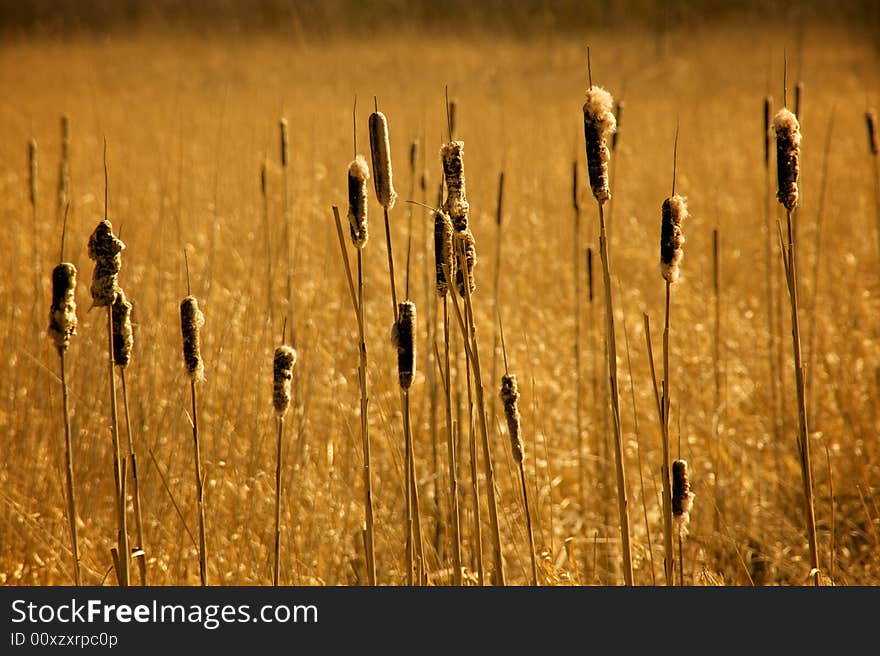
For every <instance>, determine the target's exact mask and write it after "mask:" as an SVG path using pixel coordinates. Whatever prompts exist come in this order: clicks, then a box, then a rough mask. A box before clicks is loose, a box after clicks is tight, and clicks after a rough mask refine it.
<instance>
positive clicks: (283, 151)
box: [278, 118, 288, 167]
mask: <svg viewBox="0 0 880 656" xmlns="http://www.w3.org/2000/svg"><path fill="white" fill-rule="evenodd" d="M278 126H279V127H280V129H281V166H285V167H286V166H287V155H288V152H287V151H288V142H287V119H286V118H282V119H281V120H280V121H279V122H278Z"/></svg>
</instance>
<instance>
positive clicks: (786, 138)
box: [773, 107, 819, 585]
mask: <svg viewBox="0 0 880 656" xmlns="http://www.w3.org/2000/svg"><path fill="white" fill-rule="evenodd" d="M773 131H774V133H775V135H776V181H777V190H776V198H777V200H778V201H779V203H780V204H781V205H782V206H783V207H784V208H785V223H786V229H787V236H788V240H787V242H788V243H785V241H783V238H782V234H781V230H780V241H781V242H782V250H783V255H784V257H783V269H784V273H785V280H786V283H787V285H788V295H789V300H790V302H791V335H792V348H793V350H794V369H795V372H794V373H795V389H796V392H797V403H798V408H797V410H798V451H799V455H800V459H801V475H802V478H803V485H804V496H805V506H804V508H805V513H806V523H807V533H808V538H809V545H810V562H811V565H812V570H811V572H810V576H811V577H812V578H813V581H814V583H815V584H816V585H819V547H818V539H817V535H816V511H815V506H814V503H813V468H812V462H811V458H810V442H809V434H810V433H809V430H808V426H807V407H806V385H805V380H804V365H803V358H802V353H801V337H800V320H799V317H798V312H799V307H798V286H797V252H796V250H795V248H796V244H795V234H796V231H795V230H794V225H793V221H792V213H793V212H794V210H795V208H796V207H797V204H798V192H799V189H798V178H799V176H800V145H801V132H800V124H799V123H798V120H797V117H796V116H795V115H794V114H792V113H791V112H790V111H789V110H788V109H786V108H785V107H783V108H782V109H780V110H779V111H778V112H777V113H776V115H775V116H774V117H773Z"/></svg>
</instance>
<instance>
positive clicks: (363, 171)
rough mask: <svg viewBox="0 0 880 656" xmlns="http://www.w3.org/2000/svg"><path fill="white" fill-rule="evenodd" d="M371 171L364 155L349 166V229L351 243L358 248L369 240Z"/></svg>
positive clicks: (359, 156)
mask: <svg viewBox="0 0 880 656" xmlns="http://www.w3.org/2000/svg"><path fill="white" fill-rule="evenodd" d="M369 179H370V169H369V168H367V160H366V158H365V157H364V156H363V155H358V156H357V157H355V158H354V159H353V160H352V161H351V164H349V165H348V227H349V229H350V231H351V241H352V243H353V244H354V245H355V246H356V247H357V248H363V247H364V246H366V244H367V239H369V236H370V235H369V231H368V225H367V180H369Z"/></svg>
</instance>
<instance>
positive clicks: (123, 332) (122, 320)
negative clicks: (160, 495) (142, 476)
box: [112, 288, 147, 585]
mask: <svg viewBox="0 0 880 656" xmlns="http://www.w3.org/2000/svg"><path fill="white" fill-rule="evenodd" d="M112 310H113V358H114V360H115V362H116V366H117V367H119V378H120V380H121V382H122V407H123V409H124V412H125V434H126V438H127V440H128V459H129V460H130V461H131V465H130V468H131V476H132V488H133V489H132V492H133V495H134V521H135V534H136V536H137V544H136V545H135V547H134V549H132V554H133V555H134V556H135V557H136V558H137V564H138V573H139V575H140V582H141V585H147V557H146V551H145V548H144V522H143V513H142V510H141V488H140V481H139V480H138V470H137V455H136V453H135V449H134V440H133V437H132V431H131V416H130V411H129V407H130V405H129V400H128V386H127V384H126V382H125V371H126V369H127V368H128V365H129V363H130V362H131V352H132V347H133V346H134V339H133V334H132V329H131V313H132V305H131V303H130V302H129V301H128V299H127V298H126V296H125V292H124V291H122V289H121V288H120V290H119V293H118V294H117V295H116V300H115V301H114V302H113V306H112Z"/></svg>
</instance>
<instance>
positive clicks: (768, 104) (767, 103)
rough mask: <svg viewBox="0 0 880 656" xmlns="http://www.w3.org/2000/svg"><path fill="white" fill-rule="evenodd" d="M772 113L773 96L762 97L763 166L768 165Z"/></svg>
mask: <svg viewBox="0 0 880 656" xmlns="http://www.w3.org/2000/svg"><path fill="white" fill-rule="evenodd" d="M772 115H773V98H771V97H770V96H767V97H766V98H764V166H765V167H769V166H770V140H771V139H772V137H771V136H770V121H771V116H772Z"/></svg>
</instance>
